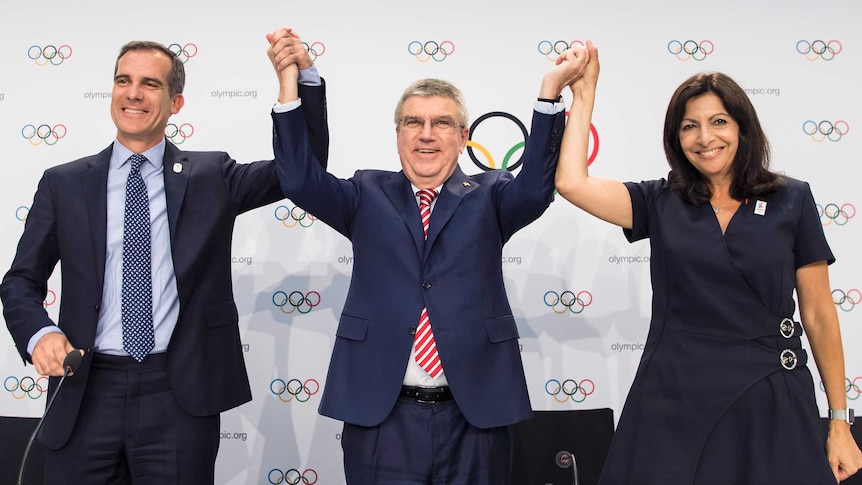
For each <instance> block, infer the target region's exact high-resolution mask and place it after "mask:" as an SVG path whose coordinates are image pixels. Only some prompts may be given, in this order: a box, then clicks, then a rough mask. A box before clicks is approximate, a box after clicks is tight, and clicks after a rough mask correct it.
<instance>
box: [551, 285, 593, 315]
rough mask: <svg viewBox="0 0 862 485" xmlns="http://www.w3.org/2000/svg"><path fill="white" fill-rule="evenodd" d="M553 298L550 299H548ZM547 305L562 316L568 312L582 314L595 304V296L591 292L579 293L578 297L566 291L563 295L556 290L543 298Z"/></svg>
mask: <svg viewBox="0 0 862 485" xmlns="http://www.w3.org/2000/svg"><path fill="white" fill-rule="evenodd" d="M549 296H550V297H551V298H550V299H549V298H548V297H549ZM543 300H544V301H545V305H547V306H549V307H551V309H552V310H554V313H556V314H558V315H560V314H563V313H566V310H568V311H570V312H572V313H575V314H577V313H581V312H582V311H584V309H585V308H586V307H588V306H590V304H591V303H592V302H593V295H592V293H590V292H589V291H586V290H584V291H579V292H578V294H577V295H575V294H574V293H573V292H571V291H569V290H566V291H564V292H562V293H557V292H556V291H554V290H549V291H546V292H545V296H544V297H543Z"/></svg>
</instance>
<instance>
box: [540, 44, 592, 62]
mask: <svg viewBox="0 0 862 485" xmlns="http://www.w3.org/2000/svg"><path fill="white" fill-rule="evenodd" d="M576 45H585V44H584V43H583V42H582V41H580V40H573V41H571V42H566V41H564V40H558V41H555V42H551V41H549V40H540V41H539V45H537V46H536V49H538V50H539V54H542V55H543V56H545V57H546V58H547V59H548V60H549V61H556V60H557V57H559V56H560V54H562V53H563V52H566V51H567V50H569V49H571V48H572V47H574V46H576Z"/></svg>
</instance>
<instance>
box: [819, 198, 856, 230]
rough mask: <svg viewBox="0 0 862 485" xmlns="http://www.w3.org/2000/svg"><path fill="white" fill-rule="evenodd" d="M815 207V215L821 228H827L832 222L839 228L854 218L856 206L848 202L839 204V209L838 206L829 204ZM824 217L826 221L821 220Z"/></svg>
mask: <svg viewBox="0 0 862 485" xmlns="http://www.w3.org/2000/svg"><path fill="white" fill-rule="evenodd" d="M816 205H817V215H819V216H820V223H821V224H822V225H823V226H828V225H829V224H832V223H833V222H834V223H835V224H837V225H839V226H843V225H844V224H847V223H848V222H849V221H850V219H853V218H854V217H855V216H856V206H854V205H853V204H850V203H849V202H848V203H846V204H841V207H838V204H835V203H829V204H826V205H825V206H821V205H820V204H816ZM824 217H826V220H823V218H824Z"/></svg>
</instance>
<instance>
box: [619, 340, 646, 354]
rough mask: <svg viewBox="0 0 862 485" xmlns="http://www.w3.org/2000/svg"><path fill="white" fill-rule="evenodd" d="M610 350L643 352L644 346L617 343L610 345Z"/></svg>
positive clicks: (638, 343) (640, 344)
mask: <svg viewBox="0 0 862 485" xmlns="http://www.w3.org/2000/svg"><path fill="white" fill-rule="evenodd" d="M611 350H613V351H614V352H623V351H626V350H627V351H629V352H643V350H644V344H642V343H640V342H637V343H633V344H621V343H619V342H617V343H615V344H611Z"/></svg>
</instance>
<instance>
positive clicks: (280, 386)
mask: <svg viewBox="0 0 862 485" xmlns="http://www.w3.org/2000/svg"><path fill="white" fill-rule="evenodd" d="M269 392H271V393H273V394H275V395H276V396H278V399H279V400H280V401H281V402H290V401H292V400H293V399H294V398H296V401H297V402H305V401H308V400H309V399H311V396H313V395H315V394H317V393H318V392H320V383H319V382H317V379H306V380H305V382H302V381H300V380H299V379H290V380H288V381H287V382H284V379H279V378H275V379H273V380H272V382H270V383H269ZM302 396H304V398H303V397H302Z"/></svg>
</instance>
